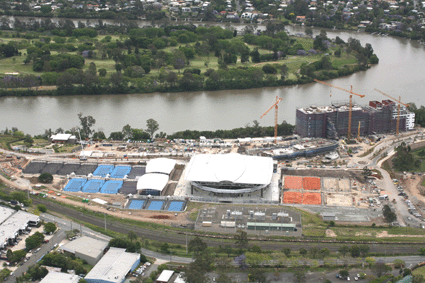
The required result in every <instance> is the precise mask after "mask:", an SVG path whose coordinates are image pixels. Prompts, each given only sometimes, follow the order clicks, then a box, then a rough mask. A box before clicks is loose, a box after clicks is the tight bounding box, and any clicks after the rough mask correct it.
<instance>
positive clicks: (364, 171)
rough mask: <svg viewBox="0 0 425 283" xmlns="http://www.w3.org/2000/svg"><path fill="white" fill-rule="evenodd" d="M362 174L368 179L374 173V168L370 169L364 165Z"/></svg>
mask: <svg viewBox="0 0 425 283" xmlns="http://www.w3.org/2000/svg"><path fill="white" fill-rule="evenodd" d="M362 175H363V177H364V179H365V180H366V179H367V178H368V177H369V176H370V175H372V170H370V169H369V168H368V167H367V166H365V167H363V172H362Z"/></svg>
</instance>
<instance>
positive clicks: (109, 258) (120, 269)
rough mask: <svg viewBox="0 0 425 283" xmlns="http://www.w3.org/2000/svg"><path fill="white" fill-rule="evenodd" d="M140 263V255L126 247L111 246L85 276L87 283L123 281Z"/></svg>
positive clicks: (115, 282) (117, 282)
mask: <svg viewBox="0 0 425 283" xmlns="http://www.w3.org/2000/svg"><path fill="white" fill-rule="evenodd" d="M139 264H140V255H139V254H136V253H127V252H126V251H125V249H120V248H110V249H109V251H108V252H107V253H106V254H105V255H104V256H103V257H102V259H101V260H100V261H99V262H98V263H97V264H96V265H95V266H94V267H93V268H92V270H90V272H89V273H88V274H87V275H86V277H85V278H84V279H85V280H86V281H87V283H122V282H124V281H125V277H126V276H127V274H128V273H129V272H130V271H133V270H134V269H135V268H136V267H137V266H138V265H139Z"/></svg>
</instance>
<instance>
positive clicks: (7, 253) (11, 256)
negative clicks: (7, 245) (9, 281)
mask: <svg viewBox="0 0 425 283" xmlns="http://www.w3.org/2000/svg"><path fill="white" fill-rule="evenodd" d="M6 257H7V261H9V262H12V259H13V252H12V250H11V249H8V250H7V252H6Z"/></svg>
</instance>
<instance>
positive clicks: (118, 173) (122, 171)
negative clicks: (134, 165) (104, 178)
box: [111, 166, 131, 179]
mask: <svg viewBox="0 0 425 283" xmlns="http://www.w3.org/2000/svg"><path fill="white" fill-rule="evenodd" d="M130 171H131V166H117V167H115V169H114V170H113V171H112V173H111V178H117V179H122V178H124V176H125V175H128V173H130Z"/></svg>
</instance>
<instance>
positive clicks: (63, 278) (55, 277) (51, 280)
mask: <svg viewBox="0 0 425 283" xmlns="http://www.w3.org/2000/svg"><path fill="white" fill-rule="evenodd" d="M79 281H80V276H78V275H74V274H69V273H62V272H49V273H47V275H46V276H45V277H44V278H43V280H41V281H40V283H58V282H60V283H78V282H79Z"/></svg>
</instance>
